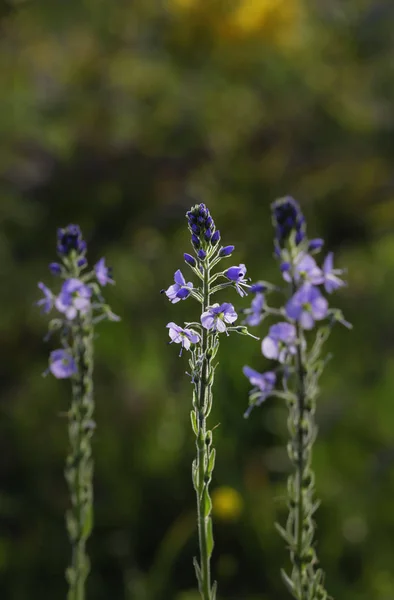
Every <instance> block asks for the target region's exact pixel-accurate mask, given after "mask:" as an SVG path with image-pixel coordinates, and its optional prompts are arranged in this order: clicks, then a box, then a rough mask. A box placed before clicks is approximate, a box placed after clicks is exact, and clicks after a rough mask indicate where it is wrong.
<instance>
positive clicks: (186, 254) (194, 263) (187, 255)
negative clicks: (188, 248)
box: [183, 252, 197, 267]
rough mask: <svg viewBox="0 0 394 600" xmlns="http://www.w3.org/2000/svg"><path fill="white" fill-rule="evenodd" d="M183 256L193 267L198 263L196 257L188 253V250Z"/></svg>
mask: <svg viewBox="0 0 394 600" xmlns="http://www.w3.org/2000/svg"><path fill="white" fill-rule="evenodd" d="M183 258H184V259H185V262H187V264H188V265H190V266H192V267H195V266H196V265H197V263H196V259H195V258H194V257H193V256H192V255H191V254H188V253H187V252H185V254H184V255H183Z"/></svg>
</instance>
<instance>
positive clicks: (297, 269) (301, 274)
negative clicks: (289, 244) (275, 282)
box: [281, 252, 324, 285]
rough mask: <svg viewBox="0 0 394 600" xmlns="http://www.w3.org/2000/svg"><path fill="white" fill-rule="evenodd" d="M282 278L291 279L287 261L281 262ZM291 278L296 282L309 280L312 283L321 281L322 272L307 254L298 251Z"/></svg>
mask: <svg viewBox="0 0 394 600" xmlns="http://www.w3.org/2000/svg"><path fill="white" fill-rule="evenodd" d="M281 271H282V274H283V279H284V280H285V281H288V282H290V281H291V280H292V274H291V265H290V263H288V262H284V263H282V264H281ZM293 278H294V281H295V282H296V283H301V282H303V281H309V282H310V283H312V284H313V285H319V284H320V283H323V281H324V277H323V272H322V270H321V269H319V267H318V266H317V264H316V261H315V259H314V258H312V256H309V254H305V252H300V253H299V254H298V256H297V258H296V260H295V264H294V271H293Z"/></svg>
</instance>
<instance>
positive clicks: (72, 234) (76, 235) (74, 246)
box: [57, 225, 86, 256]
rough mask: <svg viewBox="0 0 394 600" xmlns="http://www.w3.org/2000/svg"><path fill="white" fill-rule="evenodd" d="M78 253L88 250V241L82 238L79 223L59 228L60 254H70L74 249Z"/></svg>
mask: <svg viewBox="0 0 394 600" xmlns="http://www.w3.org/2000/svg"><path fill="white" fill-rule="evenodd" d="M73 250H74V251H75V252H77V254H84V253H85V252H86V242H85V241H84V239H83V238H82V232H81V229H80V227H79V225H67V227H65V228H64V229H58V230H57V252H58V254H59V255H60V256H68V255H69V254H70V253H71V252H72V251H73Z"/></svg>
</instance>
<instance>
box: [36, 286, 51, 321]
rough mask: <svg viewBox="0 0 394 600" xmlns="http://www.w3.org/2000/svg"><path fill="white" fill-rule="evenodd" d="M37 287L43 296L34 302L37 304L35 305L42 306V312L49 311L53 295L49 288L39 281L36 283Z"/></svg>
mask: <svg viewBox="0 0 394 600" xmlns="http://www.w3.org/2000/svg"><path fill="white" fill-rule="evenodd" d="M38 287H39V288H40V290H41V291H42V292H44V298H41V300H38V302H37V303H36V304H37V306H42V312H43V313H49V311H50V310H51V308H52V306H53V302H54V296H53V294H52V292H51V290H50V289H49V288H47V286H46V285H44V284H43V283H42V282H41V281H40V283H39V284H38Z"/></svg>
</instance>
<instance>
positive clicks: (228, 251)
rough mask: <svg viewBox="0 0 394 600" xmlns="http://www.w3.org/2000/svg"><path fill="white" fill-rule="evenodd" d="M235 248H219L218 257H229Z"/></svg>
mask: <svg viewBox="0 0 394 600" xmlns="http://www.w3.org/2000/svg"><path fill="white" fill-rule="evenodd" d="M234 248H235V246H224V248H220V250H219V256H221V257H222V258H224V257H225V256H230V255H231V254H232V253H233V252H234Z"/></svg>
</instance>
